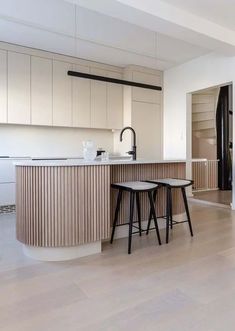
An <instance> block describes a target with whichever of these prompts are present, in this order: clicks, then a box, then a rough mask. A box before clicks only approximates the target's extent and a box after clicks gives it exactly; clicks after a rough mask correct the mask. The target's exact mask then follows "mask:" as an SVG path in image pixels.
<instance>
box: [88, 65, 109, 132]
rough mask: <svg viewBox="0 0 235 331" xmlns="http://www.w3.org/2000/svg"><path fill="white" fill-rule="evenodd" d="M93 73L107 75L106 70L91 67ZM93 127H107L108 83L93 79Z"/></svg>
mask: <svg viewBox="0 0 235 331" xmlns="http://www.w3.org/2000/svg"><path fill="white" fill-rule="evenodd" d="M91 74H94V75H99V76H105V75H106V71H105V70H101V69H93V68H92V69H91ZM91 127H92V128H101V129H105V128H107V83H106V82H99V81H95V80H92V81H91Z"/></svg>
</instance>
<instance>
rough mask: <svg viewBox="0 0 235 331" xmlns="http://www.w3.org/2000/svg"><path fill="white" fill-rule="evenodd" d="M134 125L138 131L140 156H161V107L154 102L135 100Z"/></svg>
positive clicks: (133, 105)
mask: <svg viewBox="0 0 235 331" xmlns="http://www.w3.org/2000/svg"><path fill="white" fill-rule="evenodd" d="M132 107H133V119H132V126H133V127H134V128H135V130H136V133H137V146H138V157H140V158H149V159H151V158H156V159H158V158H160V157H161V134H162V133H161V107H160V105H157V104H154V103H145V102H133V104H132Z"/></svg>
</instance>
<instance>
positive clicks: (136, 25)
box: [0, 0, 235, 70]
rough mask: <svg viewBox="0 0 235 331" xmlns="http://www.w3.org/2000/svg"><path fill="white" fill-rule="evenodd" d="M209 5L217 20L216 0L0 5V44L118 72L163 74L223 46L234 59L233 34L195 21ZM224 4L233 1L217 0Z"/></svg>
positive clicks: (48, 0) (54, 0)
mask: <svg viewBox="0 0 235 331" xmlns="http://www.w3.org/2000/svg"><path fill="white" fill-rule="evenodd" d="M209 2H210V3H212V2H213V5H214V4H215V3H219V2H220V6H219V5H218V6H214V7H216V10H212V9H213V8H214V7H213V5H211V8H210V10H211V11H212V12H213V13H214V16H213V17H214V19H216V16H215V15H216V13H217V14H219V12H220V11H221V16H220V19H221V20H222V19H223V15H224V14H225V10H223V11H222V9H223V8H221V2H222V1H218V0H214V1H209V0H205V1H202V0H197V1H193V0H187V1H186V0H185V1H183V0H174V1H173V0H165V1H164V0H144V1H143V0H65V1H63V0H20V1H19V0H0V40H2V41H6V42H11V43H17V44H21V45H24V46H29V47H34V48H40V49H44V50H48V51H52V52H57V53H62V54H66V55H71V56H78V57H81V58H85V59H90V60H93V61H98V62H104V63H107V64H111V65H117V66H122V67H125V66H128V65H130V64H134V65H141V66H146V67H150V68H156V69H160V70H165V69H168V68H171V67H173V66H176V65H178V64H181V63H184V62H186V61H189V60H191V59H193V58H195V57H198V56H201V55H204V54H207V53H208V52H211V51H215V50H216V51H218V50H220V51H221V49H223V51H224V50H225V49H226V47H227V51H228V50H229V51H230V52H234V53H233V55H234V54H235V51H234V50H235V33H234V31H232V30H228V29H226V30H223V29H220V27H219V26H218V24H216V25H215V24H212V23H210V24H207V23H208V22H207V21H206V20H205V19H204V20H202V19H201V18H200V17H199V16H195V14H197V15H199V14H200V13H199V11H201V12H204V9H205V8H207V7H206V6H208V5H209ZM228 2H230V4H231V3H233V4H234V3H235V0H234V1H232V0H230V1H229V0H223V3H228ZM198 3H200V4H201V5H200V6H197V4H198ZM173 4H174V6H172V5H173ZM204 4H205V5H204ZM176 5H177V6H178V7H177V8H176V7H175V6H176ZM193 6H194V7H195V8H194V7H193ZM197 7H198V8H197ZM222 7H223V6H222ZM180 8H182V9H183V10H182V9H180ZM186 9H187V10H188V11H190V13H191V14H187V12H186V11H185V10H186ZM196 10H198V12H196ZM210 10H209V7H208V10H205V13H204V15H206V13H208V15H209V12H210ZM231 12H232V11H231ZM193 15H194V16H193ZM229 20H231V22H232V13H230V19H229ZM224 21H225V20H224ZM234 26H235V23H234Z"/></svg>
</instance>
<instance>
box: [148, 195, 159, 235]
mask: <svg viewBox="0 0 235 331" xmlns="http://www.w3.org/2000/svg"><path fill="white" fill-rule="evenodd" d="M156 198H157V190H156V191H154V193H153V200H154V203H155V202H156ZM152 217H153V215H152V212H151V208H150V212H149V220H148V225H147V231H146V235H148V234H149V229H150V225H151V221H152Z"/></svg>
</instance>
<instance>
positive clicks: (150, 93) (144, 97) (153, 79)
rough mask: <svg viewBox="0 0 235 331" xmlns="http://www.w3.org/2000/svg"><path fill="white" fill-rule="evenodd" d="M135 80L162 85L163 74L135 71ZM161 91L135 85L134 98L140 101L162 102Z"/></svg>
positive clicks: (133, 75)
mask: <svg viewBox="0 0 235 331" xmlns="http://www.w3.org/2000/svg"><path fill="white" fill-rule="evenodd" d="M132 77H133V81H135V82H140V83H144V84H150V85H157V86H162V82H161V76H158V75H154V74H149V73H144V72H140V71H133V74H132ZM161 95H162V93H161V91H156V90H149V89H144V88H139V87H133V100H134V101H140V102H150V103H157V104H160V103H161Z"/></svg>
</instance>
